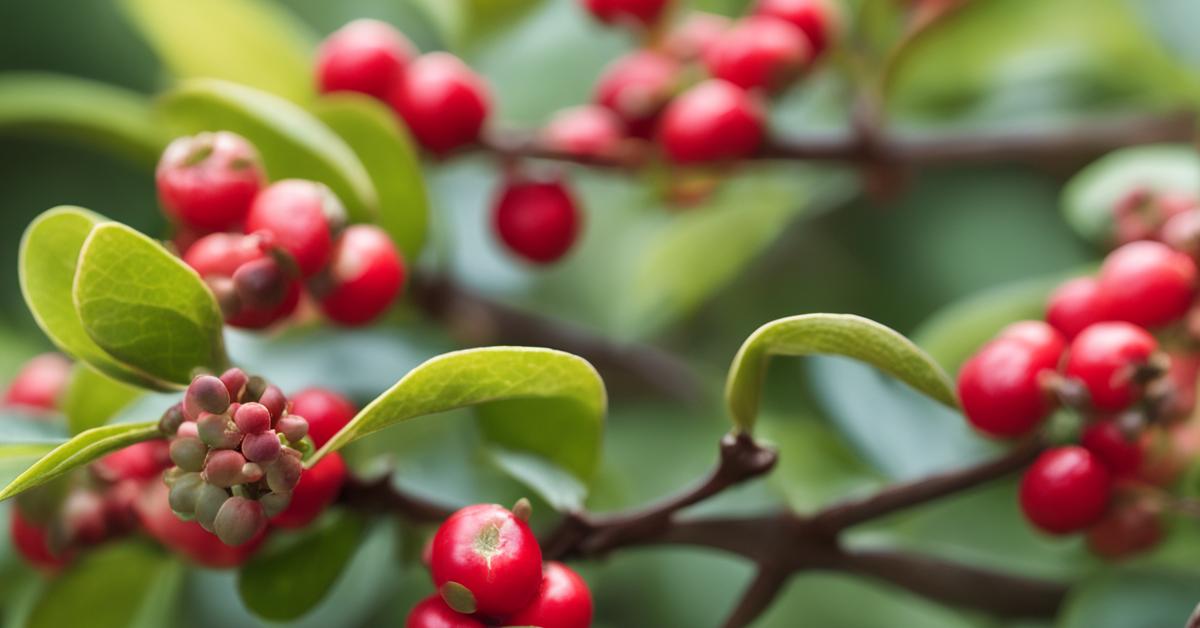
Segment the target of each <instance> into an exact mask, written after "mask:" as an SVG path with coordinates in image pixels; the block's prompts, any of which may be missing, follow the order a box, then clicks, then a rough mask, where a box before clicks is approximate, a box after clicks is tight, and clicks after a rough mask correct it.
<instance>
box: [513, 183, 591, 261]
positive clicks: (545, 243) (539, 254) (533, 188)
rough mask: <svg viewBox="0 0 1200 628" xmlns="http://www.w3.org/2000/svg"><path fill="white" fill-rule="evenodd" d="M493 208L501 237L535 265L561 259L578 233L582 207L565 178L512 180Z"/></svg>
mask: <svg viewBox="0 0 1200 628" xmlns="http://www.w3.org/2000/svg"><path fill="white" fill-rule="evenodd" d="M494 207H495V209H494V210H493V214H492V217H493V218H492V220H493V225H494V226H495V229H496V233H497V234H499V236H500V240H501V241H502V242H504V244H505V246H507V247H508V249H509V250H510V251H512V252H513V253H515V254H516V255H517V256H519V257H521V258H522V259H524V260H526V261H529V262H533V263H535V264H549V263H551V262H555V261H558V260H559V259H561V258H562V257H563V256H564V255H566V254H567V251H569V250H571V246H572V245H573V244H574V243H575V239H576V237H577V236H578V233H579V223H580V214H579V209H578V207H577V205H576V203H575V199H574V198H573V197H572V196H571V193H570V191H568V189H567V187H566V185H564V184H563V182H562V181H558V180H555V181H528V180H516V181H509V182H507V183H506V184H505V186H504V189H503V190H502V191H501V193H500V196H499V197H498V198H497V200H496V204H495V206H494Z"/></svg>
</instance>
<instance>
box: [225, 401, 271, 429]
mask: <svg viewBox="0 0 1200 628" xmlns="http://www.w3.org/2000/svg"><path fill="white" fill-rule="evenodd" d="M233 420H234V422H235V423H237V426H238V429H239V430H241V431H242V432H243V433H245V434H258V433H260V432H265V431H267V430H269V429H271V411H270V410H267V407H266V406H264V405H262V404H261V403H257V402H254V401H252V402H250V403H247V404H244V405H242V406H241V407H240V408H238V409H237V412H236V413H234V415H233Z"/></svg>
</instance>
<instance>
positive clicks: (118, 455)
mask: <svg viewBox="0 0 1200 628" xmlns="http://www.w3.org/2000/svg"><path fill="white" fill-rule="evenodd" d="M170 467H171V455H170V447H169V445H168V443H167V441H165V440H162V439H158V440H148V441H145V442H141V443H136V444H133V445H130V446H128V447H125V448H124V449H118V450H117V451H114V452H113V453H111V454H108V455H107V456H105V457H103V458H101V459H100V460H97V461H96V463H95V464H94V465H93V468H94V469H95V471H96V473H97V474H98V475H99V476H100V477H102V478H104V479H105V480H107V481H109V482H119V481H121V480H156V479H158V478H159V477H160V476H161V475H162V472H163V471H166V470H167V469H169V468H170Z"/></svg>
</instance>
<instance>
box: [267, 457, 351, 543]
mask: <svg viewBox="0 0 1200 628" xmlns="http://www.w3.org/2000/svg"><path fill="white" fill-rule="evenodd" d="M345 481H346V463H345V461H343V460H342V456H341V454H338V453H337V452H334V453H331V454H329V455H327V456H325V457H324V458H322V459H321V461H320V462H318V463H317V464H315V465H313V467H312V468H311V469H306V470H305V471H304V474H303V475H301V476H300V482H299V483H298V484H296V488H295V489H293V490H292V498H291V502H290V503H289V504H288V506H287V508H285V509H284V510H283V512H280V513H279V514H277V515H275V516H274V517H272V518H271V525H275V526H278V527H281V528H303V527H305V526H307V525H308V524H310V523H312V522H313V521H314V520H316V518H317V517H319V516H320V515H321V513H322V512H325V509H326V508H328V507H329V505H330V504H332V503H333V501H334V500H335V499H337V496H338V492H339V491H341V490H342V484H344V483H345Z"/></svg>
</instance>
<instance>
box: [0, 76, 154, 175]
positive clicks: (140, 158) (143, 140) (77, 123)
mask: <svg viewBox="0 0 1200 628" xmlns="http://www.w3.org/2000/svg"><path fill="white" fill-rule="evenodd" d="M0 133H20V134H44V135H50V136H55V137H62V138H65V139H70V140H76V141H80V142H83V143H86V144H90V145H94V146H96V147H99V148H102V149H105V150H109V151H112V152H114V153H116V154H119V155H123V156H125V157H129V158H131V159H133V160H134V161H136V162H138V163H142V164H145V165H153V164H154V163H155V162H156V161H157V160H158V156H159V153H161V152H162V149H163V147H164V146H165V145H166V138H165V137H164V136H163V133H162V129H161V128H160V127H159V126H158V125H157V124H155V120H154V115H153V109H152V107H151V105H150V101H149V99H147V98H146V97H145V96H143V95H141V94H138V93H136V92H133V91H130V90H126V89H121V88H119V87H113V86H111V85H106V84H104V83H100V82H97V81H90V80H87V79H81V78H74V77H70V76H62V75H56V74H41V73H32V72H30V73H25V72H18V73H11V74H3V75H0Z"/></svg>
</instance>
